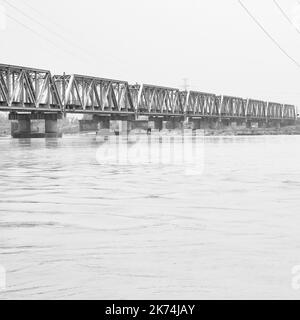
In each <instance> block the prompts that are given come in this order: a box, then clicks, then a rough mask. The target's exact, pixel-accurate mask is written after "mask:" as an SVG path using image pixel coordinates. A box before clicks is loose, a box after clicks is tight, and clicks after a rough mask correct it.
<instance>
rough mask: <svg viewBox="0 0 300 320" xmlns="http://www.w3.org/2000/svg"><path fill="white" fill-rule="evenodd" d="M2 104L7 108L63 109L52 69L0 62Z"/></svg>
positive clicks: (0, 100)
mask: <svg viewBox="0 0 300 320" xmlns="http://www.w3.org/2000/svg"><path fill="white" fill-rule="evenodd" d="M0 105H1V106H2V109H3V108H5V107H6V108H7V109H25V108H27V109H28V108H29V109H32V110H34V109H50V110H52V109H55V110H60V109H61V106H62V104H61V99H60V96H59V94H58V91H57V90H56V87H55V85H54V82H53V79H52V76H51V73H50V71H48V70H40V69H33V68H25V67H18V66H11V65H4V64H0Z"/></svg>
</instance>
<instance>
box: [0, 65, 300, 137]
mask: <svg viewBox="0 0 300 320" xmlns="http://www.w3.org/2000/svg"><path fill="white" fill-rule="evenodd" d="M0 111H6V112H9V119H10V120H14V121H17V122H18V124H17V130H16V132H17V134H16V135H18V134H20V135H21V136H24V135H25V136H26V134H27V135H30V134H31V120H38V119H39V120H41V119H44V120H45V133H46V134H49V135H56V134H57V131H58V129H57V128H58V126H57V120H58V119H61V118H62V116H63V115H65V114H67V113H81V114H90V115H91V116H92V120H90V123H89V121H85V126H86V127H87V129H89V128H90V129H91V130H95V129H97V127H98V128H99V127H100V128H108V127H109V122H110V121H123V122H127V123H128V122H131V123H134V122H135V121H138V120H139V119H140V118H141V117H143V118H145V117H146V119H147V120H148V121H153V122H154V127H155V128H156V129H162V127H163V125H165V123H164V122H167V123H168V126H169V127H170V128H177V127H178V126H180V125H182V123H183V122H184V121H185V122H187V121H189V122H190V123H191V124H192V126H193V128H194V129H200V128H205V127H214V128H216V127H217V126H219V125H220V124H221V125H230V124H231V123H237V124H238V125H241V124H243V125H249V124H250V125H251V123H257V124H258V125H261V126H265V125H269V126H278V125H288V124H293V123H294V122H295V120H296V118H297V114H296V107H295V106H293V105H289V104H280V103H275V102H266V101H259V100H255V99H243V98H239V97H231V96H218V95H215V94H209V93H204V92H198V91H188V92H187V91H180V90H179V89H176V88H167V87H159V86H154V85H147V84H143V85H139V84H135V85H131V84H129V83H128V82H126V81H119V80H112V79H103V78H96V77H89V76H82V75H77V74H73V75H51V72H50V71H48V70H40V69H34V68H27V67H20V66H13V65H6V64H0Z"/></svg>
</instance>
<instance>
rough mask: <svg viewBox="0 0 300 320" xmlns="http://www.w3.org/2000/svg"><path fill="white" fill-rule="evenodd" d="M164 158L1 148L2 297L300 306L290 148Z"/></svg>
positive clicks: (284, 144)
mask: <svg viewBox="0 0 300 320" xmlns="http://www.w3.org/2000/svg"><path fill="white" fill-rule="evenodd" d="M133 142H134V141H133ZM164 143H165V144H164ZM137 145H138V146H137ZM165 145H167V148H166V149H164V146H165ZM169 147H170V144H168V143H167V142H164V141H154V142H153V141H152V144H151V143H150V144H149V141H148V142H147V141H142V142H138V143H137V144H135V143H132V141H131V143H130V144H128V142H126V141H123V140H121V141H119V142H114V141H113V142H106V143H102V141H96V140H95V136H93V135H91V136H88V135H87V136H83V135H81V136H79V135H74V136H64V138H63V139H37V140H34V139H33V140H13V139H10V138H1V139H0V265H1V266H2V270H4V268H5V270H6V290H3V288H2V289H1V288H0V299H36V298H37V299H79V298H82V299H176V298H178V299H230V298H236V299H244V298H249V299H264V298H271V299H278V298H282V299H288V298H292V299H298V298H300V290H296V288H293V286H292V281H293V274H292V268H293V267H295V266H298V265H300V210H299V209H300V192H299V190H300V152H299V148H300V136H262V137H205V138H199V139H198V138H197V139H192V140H188V141H187V140H185V141H180V140H178V141H177V140H175V141H172V143H171V148H173V149H172V150H173V151H172V152H173V157H170V158H168V152H170V150H171V149H169ZM126 148H127V149H126ZM130 148H131V149H130ZM134 148H135V149H134ZM180 148H181V149H180ZM129 149H130V150H131V151H132V150H133V153H132V154H131V155H130V157H129V156H128V154H127V156H126V157H123V155H124V152H127V153H128V152H129ZM184 150H185V151H184ZM195 150H196V156H195ZM151 152H152V153H151ZM182 153H184V155H185V156H186V158H185V159H183V160H182V159H181V158H180V157H181V155H182ZM116 154H118V156H116ZM162 154H163V156H162ZM191 158H193V159H192V161H191ZM0 270H1V268H0ZM2 272H4V271H2ZM2 278H3V275H2Z"/></svg>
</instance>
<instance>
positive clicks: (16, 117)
mask: <svg viewBox="0 0 300 320" xmlns="http://www.w3.org/2000/svg"><path fill="white" fill-rule="evenodd" d="M9 120H13V121H12V122H11V135H12V137H13V138H30V135H31V123H30V114H15V113H11V114H10V115H9Z"/></svg>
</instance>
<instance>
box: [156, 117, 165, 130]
mask: <svg viewBox="0 0 300 320" xmlns="http://www.w3.org/2000/svg"><path fill="white" fill-rule="evenodd" d="M154 129H155V130H159V131H161V130H162V129H163V119H162V118H155V119H154Z"/></svg>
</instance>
